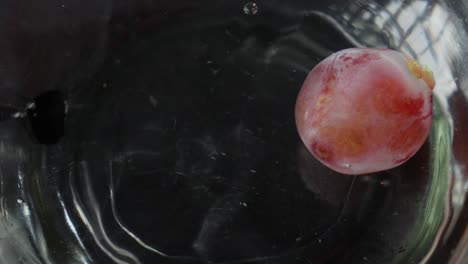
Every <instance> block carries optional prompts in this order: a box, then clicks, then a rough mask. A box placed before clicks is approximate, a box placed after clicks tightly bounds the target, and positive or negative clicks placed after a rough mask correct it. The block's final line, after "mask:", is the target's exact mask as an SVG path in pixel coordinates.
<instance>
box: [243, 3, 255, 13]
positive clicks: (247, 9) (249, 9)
mask: <svg viewBox="0 0 468 264" xmlns="http://www.w3.org/2000/svg"><path fill="white" fill-rule="evenodd" d="M244 13H245V14H246V15H256V14H257V13H258V6H257V4H256V3H254V2H248V3H247V4H245V5H244Z"/></svg>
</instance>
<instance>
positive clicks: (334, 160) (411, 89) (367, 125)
mask: <svg viewBox="0 0 468 264" xmlns="http://www.w3.org/2000/svg"><path fill="white" fill-rule="evenodd" d="M434 86H435V81H434V78H433V75H432V72H431V71H430V70H429V69H427V68H426V67H422V66H420V65H419V64H418V63H417V62H416V61H415V60H414V59H412V58H410V57H409V56H407V55H405V54H403V53H400V52H397V51H394V50H389V49H357V48H356V49H346V50H342V51H340V52H337V53H334V54H332V55H331V56H329V57H327V58H326V59H325V60H323V61H322V62H320V63H319V64H318V65H317V66H316V67H315V68H314V69H313V70H312V71H311V72H310V74H309V75H308V77H307V79H306V80H305V82H304V84H303V86H302V89H301V91H300V93H299V95H298V97H297V102H296V109H295V115H296V125H297V129H298V132H299V135H300V137H301V139H302V141H303V142H304V144H305V145H306V147H307V148H308V150H309V151H310V152H311V153H312V154H313V155H314V156H315V157H316V158H317V159H318V160H320V161H321V162H322V163H323V164H324V165H326V166H328V167H329V168H331V169H333V170H335V171H338V172H341V173H344V174H353V175H358V174H365V173H371V172H377V171H382V170H387V169H390V168H393V167H396V166H398V165H400V164H402V163H404V162H405V161H407V160H408V159H409V158H411V157H412V156H413V155H414V154H415V153H416V152H417V151H418V150H419V148H420V147H421V146H422V145H423V143H424V142H425V140H426V138H427V136H428V133H429V128H430V126H431V122H432V89H433V88H434Z"/></svg>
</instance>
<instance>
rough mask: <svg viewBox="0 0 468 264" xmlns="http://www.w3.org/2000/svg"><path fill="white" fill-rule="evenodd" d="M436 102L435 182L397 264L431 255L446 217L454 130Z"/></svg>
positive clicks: (433, 137)
mask: <svg viewBox="0 0 468 264" xmlns="http://www.w3.org/2000/svg"><path fill="white" fill-rule="evenodd" d="M436 99H437V98H434V119H433V123H432V128H431V134H430V137H429V140H430V145H431V149H432V150H431V161H430V166H431V173H432V175H431V179H430V183H429V185H428V187H427V190H426V194H425V197H424V200H423V201H422V202H421V203H422V204H423V207H422V208H421V209H420V210H421V212H420V214H419V216H418V219H417V221H416V225H415V229H414V230H413V232H412V233H411V234H409V236H408V246H407V248H406V251H405V252H404V253H402V254H400V255H398V256H397V258H396V259H395V261H394V262H393V263H419V262H420V261H422V260H423V258H424V257H425V256H426V255H427V254H428V253H429V250H430V248H431V247H432V244H433V242H434V240H435V238H436V236H437V233H438V231H439V230H440V228H441V225H442V223H443V220H444V217H445V214H446V213H445V210H446V200H447V192H448V188H449V180H450V175H451V173H450V172H451V157H452V156H451V155H452V146H451V128H450V124H449V121H448V120H447V117H446V116H445V114H444V113H443V111H442V109H441V106H440V103H439V102H438V101H437V100H436Z"/></svg>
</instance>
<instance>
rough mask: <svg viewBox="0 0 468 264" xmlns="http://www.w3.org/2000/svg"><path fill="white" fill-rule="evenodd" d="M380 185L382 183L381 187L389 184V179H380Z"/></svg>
mask: <svg viewBox="0 0 468 264" xmlns="http://www.w3.org/2000/svg"><path fill="white" fill-rule="evenodd" d="M380 185H382V186H383V187H387V186H389V185H390V181H389V180H382V181H380Z"/></svg>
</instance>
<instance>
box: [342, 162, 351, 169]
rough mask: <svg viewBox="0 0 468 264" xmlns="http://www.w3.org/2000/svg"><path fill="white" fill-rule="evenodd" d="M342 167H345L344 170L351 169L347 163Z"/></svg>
mask: <svg viewBox="0 0 468 264" xmlns="http://www.w3.org/2000/svg"><path fill="white" fill-rule="evenodd" d="M343 167H345V168H347V169H349V168H351V164H349V163H345V164H343Z"/></svg>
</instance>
